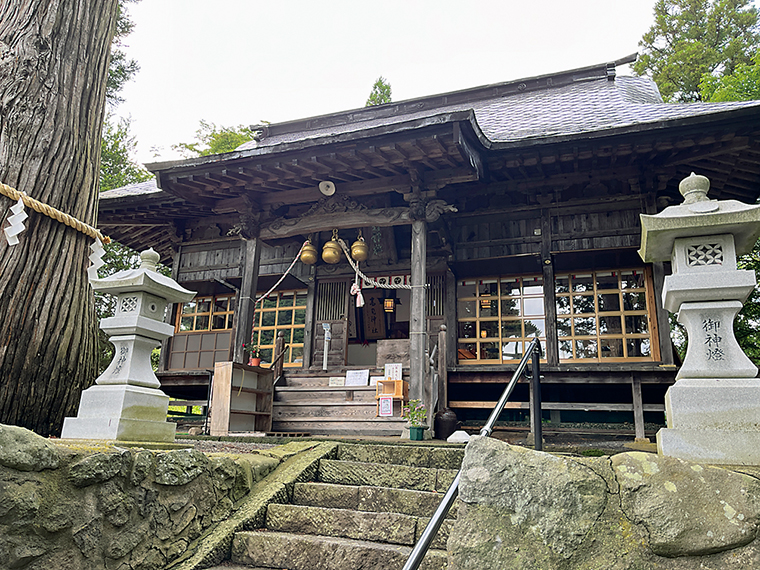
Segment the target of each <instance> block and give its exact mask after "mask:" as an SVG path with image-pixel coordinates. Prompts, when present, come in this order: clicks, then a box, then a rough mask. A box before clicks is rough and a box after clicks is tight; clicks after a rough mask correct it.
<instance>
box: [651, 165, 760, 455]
mask: <svg viewBox="0 0 760 570" xmlns="http://www.w3.org/2000/svg"><path fill="white" fill-rule="evenodd" d="M709 188H710V182H709V180H708V179H707V178H705V177H704V176H697V175H695V174H693V173H692V175H691V176H689V177H688V178H686V179H684V180H683V181H682V182H681V184H680V186H679V189H680V191H681V194H682V195H683V196H684V198H685V200H684V202H683V203H682V204H680V205H678V206H671V207H669V208H666V209H665V210H663V211H662V212H660V213H659V214H657V215H654V216H648V215H643V214H642V215H641V225H642V229H641V231H642V237H641V250H640V251H639V254H640V255H641V257H642V259H643V260H644V261H646V262H653V261H667V260H670V261H671V264H672V268H673V274H672V275H670V276H668V277H666V278H665V282H664V286H663V305H664V307H665V308H666V309H667V310H668V311H670V312H672V313H678V322H680V323H681V324H683V325H684V327H685V328H686V331H687V336H688V348H687V352H686V357H685V358H684V362H683V364H682V366H681V368H680V369H679V371H678V374H677V375H676V383H675V384H674V385H673V386H672V387H670V388H669V389H668V391H667V393H666V395H665V413H666V416H667V418H666V419H667V426H668V427H667V428H664V429H661V430H660V431H659V432H658V433H657V449H658V452H659V453H660V454H661V455H669V456H672V457H678V458H681V459H688V460H692V461H702V462H707V463H714V464H754V465H758V464H760V380H758V379H757V378H755V376H756V375H757V367H756V366H755V365H754V364H753V363H752V361H751V360H750V359H749V358H747V356H746V355H745V354H744V352H743V351H742V349H741V347H740V346H739V344H738V343H737V341H736V337H735V336H734V328H733V324H734V318H735V317H736V314H737V313H738V312H739V310H740V309H741V308H742V305H743V303H744V301H745V300H746V299H747V297H748V296H749V294H750V293H751V292H752V289H753V288H754V286H755V283H756V279H755V274H754V272H753V271H746V270H741V269H738V268H737V264H736V259H737V255H741V254H744V253H747V252H749V251H751V250H752V248H753V246H754V245H755V242H756V241H757V239H758V236H760V206H748V205H746V204H743V203H741V202H738V201H735V200H720V201H718V200H709V199H708V198H707V191H708V190H709Z"/></svg>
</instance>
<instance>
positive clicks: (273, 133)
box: [237, 64, 760, 151]
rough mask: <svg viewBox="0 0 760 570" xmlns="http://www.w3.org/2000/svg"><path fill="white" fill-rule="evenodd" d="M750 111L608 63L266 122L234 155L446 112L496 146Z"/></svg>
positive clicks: (747, 105)
mask: <svg viewBox="0 0 760 570" xmlns="http://www.w3.org/2000/svg"><path fill="white" fill-rule="evenodd" d="M751 107H757V108H760V101H744V102H731V103H664V102H663V100H662V98H661V96H660V93H659V91H658V89H657V86H656V85H655V84H654V82H653V81H652V80H651V79H649V78H647V77H630V76H618V77H615V73H614V65H613V64H608V65H607V66H596V67H591V68H584V69H579V70H573V71H568V72H563V73H560V74H554V75H545V76H540V77H536V78H531V79H521V80H517V81H510V82H507V83H502V84H496V85H488V86H484V87H477V88H474V89H469V90H464V91H458V92H453V93H447V94H443V95H437V96H432V97H426V98H421V99H413V100H409V101H401V102H399V103H388V104H385V105H382V106H379V107H374V108H372V107H370V108H365V109H357V110H354V111H347V112H344V113H336V114H333V115H324V116H321V117H314V118H312V119H304V120H302V121H291V122H289V123H280V124H279V125H271V126H269V127H266V128H264V129H263V130H262V135H263V136H262V137H261V138H260V140H253V141H249V142H247V143H244V144H242V145H241V146H240V147H238V149H237V150H238V151H255V150H257V149H264V148H270V147H276V146H278V145H283V144H288V143H294V142H297V141H303V140H307V139H319V138H323V137H327V136H335V135H340V134H348V133H357V132H360V131H367V130H371V129H373V128H376V127H388V126H390V125H393V124H399V125H401V124H402V123H408V122H410V121H415V120H419V119H425V118H431V119H432V118H434V117H440V120H441V121H445V120H446V119H445V117H446V115H449V114H451V113H456V112H461V111H472V112H473V113H474V122H475V124H476V127H477V128H476V130H479V131H480V134H481V137H480V138H481V142H483V144H484V145H485V146H486V147H494V148H498V147H500V146H505V145H506V146H512V145H514V144H524V143H529V142H547V143H551V142H554V141H555V140H557V139H564V138H573V137H576V136H578V135H589V134H592V133H593V134H596V135H603V134H612V133H614V132H617V131H621V130H626V129H627V128H635V130H642V129H646V128H647V127H648V128H657V127H660V126H665V125H664V123H667V122H670V121H678V120H683V119H690V118H697V117H707V116H710V115H716V114H721V113H724V112H726V111H733V110H738V109H744V108H751ZM272 150H273V149H272Z"/></svg>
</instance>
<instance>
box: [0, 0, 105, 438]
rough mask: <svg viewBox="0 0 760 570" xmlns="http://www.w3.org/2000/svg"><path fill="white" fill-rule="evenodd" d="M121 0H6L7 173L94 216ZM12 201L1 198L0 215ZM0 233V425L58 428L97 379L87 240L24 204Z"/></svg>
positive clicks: (2, 109)
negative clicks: (20, 226)
mask: <svg viewBox="0 0 760 570" xmlns="http://www.w3.org/2000/svg"><path fill="white" fill-rule="evenodd" d="M116 12H117V0H0V181H2V182H4V183H5V184H8V185H10V186H12V187H14V188H16V189H18V190H21V191H24V192H26V193H27V194H28V195H29V196H31V197H33V198H36V199H37V200H40V201H41V202H44V203H47V204H49V205H50V206H52V207H54V208H57V209H59V210H62V211H63V212H66V213H67V214H70V215H72V216H74V217H76V218H78V219H79V220H81V221H83V222H85V223H87V224H90V225H95V221H96V216H97V180H98V171H99V167H100V164H99V163H100V138H101V127H102V124H103V114H104V107H105V86H106V77H107V73H108V63H109V56H110V47H111V39H112V38H113V34H114V29H115V23H116ZM11 205H12V204H11V201H10V200H9V199H7V198H5V197H1V196H0V215H2V216H3V217H2V221H3V222H4V221H5V218H6V217H7V216H8V211H9V210H8V209H9V207H10V206H11ZM27 213H28V214H29V218H28V219H27V220H26V222H25V225H26V230H25V231H24V232H23V233H22V234H21V235H20V236H19V237H20V240H21V241H20V243H19V244H18V245H15V246H8V245H7V242H6V241H5V239H4V236H0V274H1V275H2V279H0V423H7V424H15V425H20V426H24V427H27V428H29V429H32V430H34V431H36V432H37V433H39V434H40V435H45V436H47V435H57V434H59V433H60V430H61V427H62V424H63V418H64V417H65V416H73V415H76V409H77V404H78V402H79V395H80V393H81V391H82V390H83V389H84V388H86V387H88V386H89V385H90V384H91V383H92V382H93V381H94V378H95V373H96V367H97V362H96V358H97V322H96V318H95V309H94V303H93V294H92V291H91V289H90V287H89V284H88V282H87V273H86V268H87V266H88V263H89V262H88V259H87V258H88V255H89V253H90V252H89V246H90V244H91V243H92V239H91V238H88V237H87V236H85V235H84V234H81V233H79V232H77V231H75V230H74V229H72V228H69V227H67V226H64V225H63V224H61V223H59V222H57V221H55V220H53V219H51V218H49V217H47V216H44V215H42V214H38V213H36V212H33V211H30V210H29V209H27Z"/></svg>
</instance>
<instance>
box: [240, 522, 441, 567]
mask: <svg viewBox="0 0 760 570" xmlns="http://www.w3.org/2000/svg"><path fill="white" fill-rule="evenodd" d="M411 551H412V548H411V547H409V546H400V545H392V544H380V543H374V542H368V541H365V540H353V539H349V538H333V537H326V536H317V535H308V534H304V535H296V534H287V533H282V532H268V531H267V532H262V531H248V532H239V533H237V534H236V535H235V538H234V540H233V541H232V562H233V563H235V564H248V565H252V566H264V567H267V568H287V569H288V570H350V569H359V568H378V569H380V568H382V569H383V570H402V568H403V567H404V563H405V562H406V560H407V558H408V557H409V554H410V553H411ZM446 556H447V555H446V552H445V551H442V550H430V551H428V553H427V554H426V555H425V558H424V559H423V561H422V565H421V566H420V568H421V569H422V570H444V569H445V568H446V567H447V558H446Z"/></svg>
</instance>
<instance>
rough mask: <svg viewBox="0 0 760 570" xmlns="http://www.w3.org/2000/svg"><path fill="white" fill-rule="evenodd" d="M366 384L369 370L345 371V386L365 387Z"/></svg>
mask: <svg viewBox="0 0 760 570" xmlns="http://www.w3.org/2000/svg"><path fill="white" fill-rule="evenodd" d="M367 384H369V369H366V370H347V371H346V386H366V385H367Z"/></svg>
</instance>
